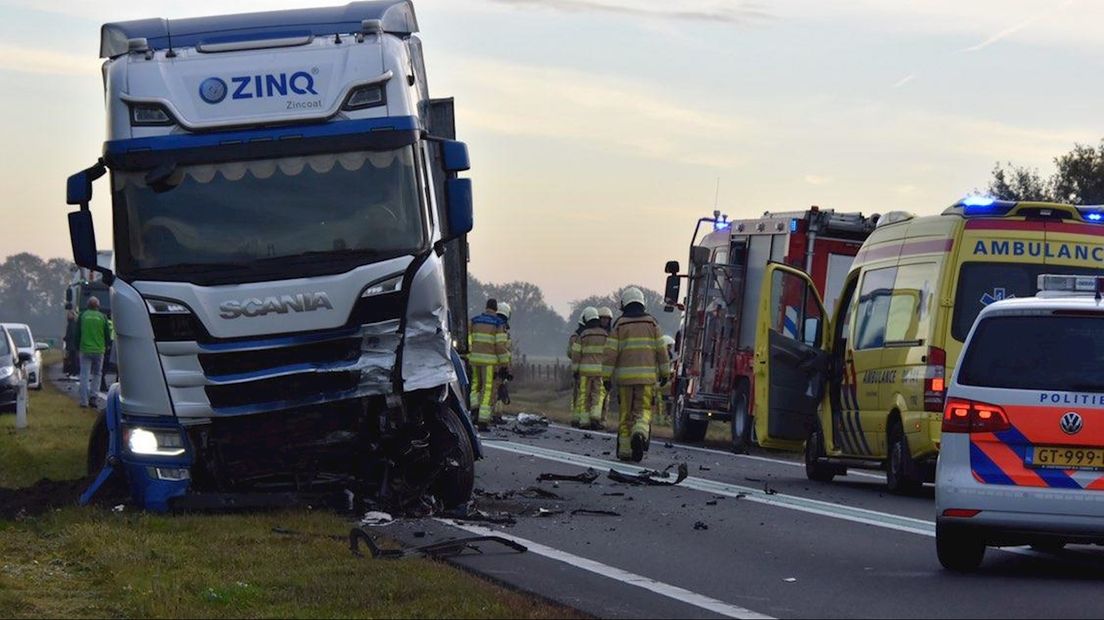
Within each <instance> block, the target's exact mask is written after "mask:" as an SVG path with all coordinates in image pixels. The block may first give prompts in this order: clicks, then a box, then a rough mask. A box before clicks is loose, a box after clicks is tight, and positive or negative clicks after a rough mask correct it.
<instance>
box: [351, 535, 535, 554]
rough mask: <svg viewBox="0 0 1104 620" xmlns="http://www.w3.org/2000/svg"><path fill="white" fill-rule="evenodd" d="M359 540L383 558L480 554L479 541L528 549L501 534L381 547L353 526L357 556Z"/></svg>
mask: <svg viewBox="0 0 1104 620" xmlns="http://www.w3.org/2000/svg"><path fill="white" fill-rule="evenodd" d="M361 541H363V542H364V544H365V546H366V547H368V552H369V553H371V554H372V557H373V558H376V559H385V560H398V559H402V558H409V557H420V556H432V557H435V558H441V557H451V556H458V555H463V554H464V552H466V551H474V552H475V553H478V554H482V553H483V550H482V549H480V548H479V547H478V546H477V545H476V543H481V542H491V543H496V544H499V545H502V546H504V547H507V548H509V549H511V550H513V551H515V552H517V553H525V552H526V551H528V550H529V549H528V548H527V547H526V546H525V545H521V544H518V543H516V542H514V541H512V540H509V539H507V538H503V537H501V536H472V537H470V538H457V539H455V540H446V541H443V542H436V543H431V544H428V545H422V546H420V547H411V548H409V549H381V548H380V547H379V545H377V544H376V543H375V541H374V540H372V536H371V535H370V534H369V533H368V532H365V531H364V530H363V529H361V528H358V527H354V528H353V529H352V530H351V531H350V532H349V551H351V552H352V554H353V555H354V556H356V557H358V558H362V557H364V554H362V553H361V552H360V542H361Z"/></svg>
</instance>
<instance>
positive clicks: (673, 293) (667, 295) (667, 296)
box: [663, 274, 682, 312]
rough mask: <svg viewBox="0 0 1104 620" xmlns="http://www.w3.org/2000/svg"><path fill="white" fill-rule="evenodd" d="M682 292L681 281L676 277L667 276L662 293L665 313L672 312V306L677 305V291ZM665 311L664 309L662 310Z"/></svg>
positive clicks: (672, 275)
mask: <svg viewBox="0 0 1104 620" xmlns="http://www.w3.org/2000/svg"><path fill="white" fill-rule="evenodd" d="M681 290H682V279H681V278H679V277H678V276H676V275H674V274H671V275H669V276H667V286H666V287H665V288H664V291H663V299H664V304H665V306H666V307H667V308H671V310H667V312H671V311H673V310H674V306H675V305H676V304H677V303H678V298H679V291H681ZM664 309H665V310H666V308H664Z"/></svg>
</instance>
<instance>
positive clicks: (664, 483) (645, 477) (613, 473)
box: [607, 463, 689, 487]
mask: <svg viewBox="0 0 1104 620" xmlns="http://www.w3.org/2000/svg"><path fill="white" fill-rule="evenodd" d="M672 467H674V465H668V466H667V468H666V469H664V470H663V471H655V470H653V469H646V470H644V471H642V472H640V473H639V474H630V473H626V472H623V471H618V470H616V469H611V470H609V473H608V474H607V476H608V477H609V479H610V480H613V481H614V482H623V483H625V484H632V485H648V486H658V487H671V486H675V485H676V484H679V483H680V482H682V481H683V480H686V477H687V476H688V475H689V472H688V471H687V468H686V463H679V464H678V476H677V477H676V478H675V480H674V481H673V482H671V481H669V480H667V478H670V477H671V468H672Z"/></svg>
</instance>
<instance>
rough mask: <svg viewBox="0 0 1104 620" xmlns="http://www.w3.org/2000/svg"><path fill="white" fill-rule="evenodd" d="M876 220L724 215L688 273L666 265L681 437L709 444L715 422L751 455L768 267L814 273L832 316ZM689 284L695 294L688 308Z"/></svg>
mask: <svg viewBox="0 0 1104 620" xmlns="http://www.w3.org/2000/svg"><path fill="white" fill-rule="evenodd" d="M877 220H878V216H877V215H874V216H871V217H866V216H863V215H862V214H861V213H837V212H835V211H834V210H831V209H823V210H822V209H820V208H818V207H815V206H814V207H811V208H810V209H808V210H806V211H795V212H784V213H783V212H779V213H771V212H767V213H764V214H763V216H762V217H760V218H755V219H741V220H729V219H728V217H727V216H723V215H721V213H720V212H719V211H715V212H714V213H713V217H706V218H701V219H700V220H698V223H697V225H696V226H695V228H694V234H693V237H692V238H691V240H690V253H689V259H690V261H689V265H688V267H687V272H686V273H685V274H680V273H679V271H680V267H679V264H678V261H669V262H668V263H667V266H666V271H667V273H668V274H669V275H668V277H667V286H666V294H665V297H666V300H667V305H666V308H665V310H666V311H668V312H673V311H675V309H676V308H678V309H681V310H682V312H683V314H682V325H681V327H680V329H679V332H678V335H677V337H676V341H677V342H676V343H675V349H676V357H675V376H674V380H672V381H671V384H670V393H669V394H668V395H667V398H668V399H669V409H668V410H669V411H670V412H671V419H672V423H673V426H674V435H675V438H676V439H677V440H679V441H690V442H697V441H701V440H703V439H704V438H705V435H706V432H707V430H708V427H709V423H710V422H711V421H715V422H725V423H728V424H729V425H730V426H731V430H732V442H733V449H735V450H737V451H744V450H746V449H747V447H748V446H749V445H750V444H751V443H752V440H753V433H754V425H753V423H752V411H753V410H754V409H753V402H752V399H753V398H754V394H755V390H754V381H755V373H754V363H755V352H754V347H755V337H756V332H755V329H756V315H757V314H758V308H759V298H758V293H759V290H760V286H761V284H762V281H763V277H764V274H765V273H766V270H767V265H768V264H769V263H772V262H776V263H784V264H787V265H792V266H795V267H798V268H800V269H802V270H803V271H806V272H808V273H809V274H811V276H812V278H813V281H814V282H815V283H816V286H817V288H818V290H819V291H821V293H822V294H823V296H824V299H825V303H826V305H828V306H829V312H831V307H834V303H835V301H836V299H837V298H838V297H839V295H840V293H841V292H842V288H843V282H844V278H845V277H846V276H847V272H848V270H849V269H850V267H851V262H852V261H853V260H854V257H855V255H856V254H857V253H858V251H859V248H860V247H861V246H862V242H863V241H864V240H865V239H866V237H867V236H869V235H870V233H871V232H873V230H874V227H875V225H876V223H877ZM703 227H705V229H706V230H705V234H704V235H702V228H703ZM699 235H702V236H701V239H700V240H699ZM683 280H686V281H687V284H688V286H687V295H686V298H685V299H684V300H683V301H682V302H679V296H680V294H681V286H682V281H683Z"/></svg>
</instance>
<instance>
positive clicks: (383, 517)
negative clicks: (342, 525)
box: [360, 511, 395, 527]
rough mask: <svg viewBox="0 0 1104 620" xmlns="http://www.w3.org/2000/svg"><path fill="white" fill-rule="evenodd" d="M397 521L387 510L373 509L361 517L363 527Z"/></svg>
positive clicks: (389, 523) (379, 525)
mask: <svg viewBox="0 0 1104 620" xmlns="http://www.w3.org/2000/svg"><path fill="white" fill-rule="evenodd" d="M394 522H395V518H394V517H392V516H391V515H390V514H388V513H386V512H378V511H372V512H369V513H366V514H365V515H364V516H363V517H361V519H360V526H361V527H383V526H385V525H391V524H392V523H394Z"/></svg>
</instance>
